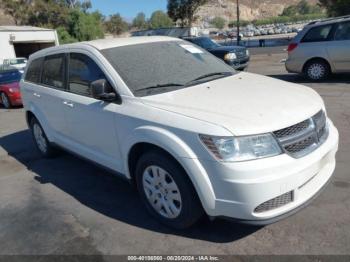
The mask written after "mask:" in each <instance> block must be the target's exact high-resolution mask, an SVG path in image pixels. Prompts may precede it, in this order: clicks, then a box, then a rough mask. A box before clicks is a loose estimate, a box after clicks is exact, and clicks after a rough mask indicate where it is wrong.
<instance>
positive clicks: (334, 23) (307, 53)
mask: <svg viewBox="0 0 350 262" xmlns="http://www.w3.org/2000/svg"><path fill="white" fill-rule="evenodd" d="M286 68H287V71H288V72H293V73H302V74H304V75H305V76H307V77H308V78H309V79H310V80H312V81H320V80H323V79H326V78H327V77H328V76H329V75H330V74H331V73H349V72H350V16H347V17H340V18H333V19H327V20H324V21H319V22H312V23H310V24H309V25H307V26H306V27H305V28H304V29H303V30H302V31H301V32H300V33H299V34H298V35H297V36H296V37H295V38H294V39H293V40H292V42H291V44H290V45H289V47H288V59H287V61H286Z"/></svg>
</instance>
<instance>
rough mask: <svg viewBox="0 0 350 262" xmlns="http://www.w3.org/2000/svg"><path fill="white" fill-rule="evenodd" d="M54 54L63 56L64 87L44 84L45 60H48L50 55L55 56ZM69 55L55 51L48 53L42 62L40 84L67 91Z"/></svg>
mask: <svg viewBox="0 0 350 262" xmlns="http://www.w3.org/2000/svg"><path fill="white" fill-rule="evenodd" d="M53 56H62V58H63V88H57V87H54V86H51V85H47V84H44V83H43V82H42V81H43V71H44V62H45V61H46V59H47V58H49V57H53ZM66 60H67V55H66V53H54V54H47V55H45V56H44V57H43V60H42V62H41V72H40V83H39V85H41V86H44V87H47V88H51V89H55V90H58V91H66V90H67V81H66V79H67V74H66V67H67V61H66Z"/></svg>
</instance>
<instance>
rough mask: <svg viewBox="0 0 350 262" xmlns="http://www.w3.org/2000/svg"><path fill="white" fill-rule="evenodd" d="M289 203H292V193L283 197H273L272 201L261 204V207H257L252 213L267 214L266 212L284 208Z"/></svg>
mask: <svg viewBox="0 0 350 262" xmlns="http://www.w3.org/2000/svg"><path fill="white" fill-rule="evenodd" d="M291 202H293V191H289V192H287V193H285V194H283V195H280V196H278V197H275V198H273V199H270V200H269V201H266V202H264V203H262V204H261V205H259V206H257V207H256V208H255V209H254V212H255V213H263V212H267V211H270V210H273V209H277V208H279V207H282V206H285V205H287V204H289V203H291Z"/></svg>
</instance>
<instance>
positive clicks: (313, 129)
mask: <svg viewBox="0 0 350 262" xmlns="http://www.w3.org/2000/svg"><path fill="white" fill-rule="evenodd" d="M273 134H274V135H275V137H276V139H277V140H278V142H279V144H280V146H281V147H282V148H283V150H284V151H285V153H287V154H289V155H290V156H292V157H294V158H301V157H303V156H306V155H308V154H310V153H311V152H313V151H314V150H316V149H317V148H318V147H319V146H321V145H322V144H323V143H324V141H325V140H326V139H327V137H328V127H327V118H326V115H325V113H324V111H323V110H321V111H319V112H318V113H317V114H315V115H314V116H313V117H311V118H309V119H306V120H304V121H302V122H300V123H298V124H296V125H293V126H290V127H287V128H283V129H280V130H277V131H275V132H273Z"/></svg>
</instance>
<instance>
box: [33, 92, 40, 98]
mask: <svg viewBox="0 0 350 262" xmlns="http://www.w3.org/2000/svg"><path fill="white" fill-rule="evenodd" d="M33 96H35V97H38V98H40V97H41V95H39V94H38V93H33Z"/></svg>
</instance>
